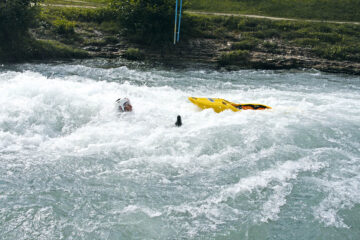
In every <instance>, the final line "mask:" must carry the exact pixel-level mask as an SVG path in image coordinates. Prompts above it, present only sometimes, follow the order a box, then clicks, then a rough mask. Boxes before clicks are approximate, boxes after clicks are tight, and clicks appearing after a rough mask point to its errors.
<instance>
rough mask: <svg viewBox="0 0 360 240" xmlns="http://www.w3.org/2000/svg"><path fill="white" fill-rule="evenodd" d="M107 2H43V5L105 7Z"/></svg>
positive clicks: (94, 0)
mask: <svg viewBox="0 0 360 240" xmlns="http://www.w3.org/2000/svg"><path fill="white" fill-rule="evenodd" d="M108 2H109V1H108V0H44V1H43V3H44V4H55V5H75V6H88V7H105V6H106V5H108Z"/></svg>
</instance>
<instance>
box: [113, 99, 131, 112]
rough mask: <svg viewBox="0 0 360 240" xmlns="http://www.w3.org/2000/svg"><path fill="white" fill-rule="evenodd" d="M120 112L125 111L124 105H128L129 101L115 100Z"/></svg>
mask: <svg viewBox="0 0 360 240" xmlns="http://www.w3.org/2000/svg"><path fill="white" fill-rule="evenodd" d="M116 103H117V104H118V107H119V110H120V111H122V112H123V111H125V105H126V104H130V100H129V99H128V98H119V99H118V100H116Z"/></svg>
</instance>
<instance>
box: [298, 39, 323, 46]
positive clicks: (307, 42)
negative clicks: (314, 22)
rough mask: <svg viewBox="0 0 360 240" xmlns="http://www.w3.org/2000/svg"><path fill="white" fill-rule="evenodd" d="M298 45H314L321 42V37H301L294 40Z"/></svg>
mask: <svg viewBox="0 0 360 240" xmlns="http://www.w3.org/2000/svg"><path fill="white" fill-rule="evenodd" d="M293 42H294V43H295V44H296V45H299V46H303V47H314V46H317V45H319V44H320V40H319V39H314V38H299V39H296V40H294V41H293Z"/></svg>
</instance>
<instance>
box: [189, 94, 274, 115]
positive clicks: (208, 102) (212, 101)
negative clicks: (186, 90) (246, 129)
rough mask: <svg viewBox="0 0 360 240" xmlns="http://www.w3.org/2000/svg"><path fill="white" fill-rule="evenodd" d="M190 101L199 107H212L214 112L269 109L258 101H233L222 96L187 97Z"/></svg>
mask: <svg viewBox="0 0 360 240" xmlns="http://www.w3.org/2000/svg"><path fill="white" fill-rule="evenodd" d="M189 100H190V102H192V103H193V104H195V105H196V106H198V107H199V108H201V109H207V108H212V109H214V111H215V112H217V113H219V112H222V111H224V110H227V109H231V110H232V111H234V112H238V111H241V110H265V109H271V107H269V106H266V105H263V104H258V103H233V102H229V101H227V100H225V99H222V98H197V97H189Z"/></svg>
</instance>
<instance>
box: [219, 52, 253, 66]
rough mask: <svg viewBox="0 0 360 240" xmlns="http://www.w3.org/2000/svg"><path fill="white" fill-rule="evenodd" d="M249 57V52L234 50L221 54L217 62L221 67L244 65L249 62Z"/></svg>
mask: <svg viewBox="0 0 360 240" xmlns="http://www.w3.org/2000/svg"><path fill="white" fill-rule="evenodd" d="M249 57H250V53H249V51H247V50H235V51H230V52H226V53H223V54H221V56H220V58H219V61H218V62H219V64H220V65H221V66H226V65H233V64H236V63H242V64H246V63H247V62H248V60H249Z"/></svg>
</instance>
